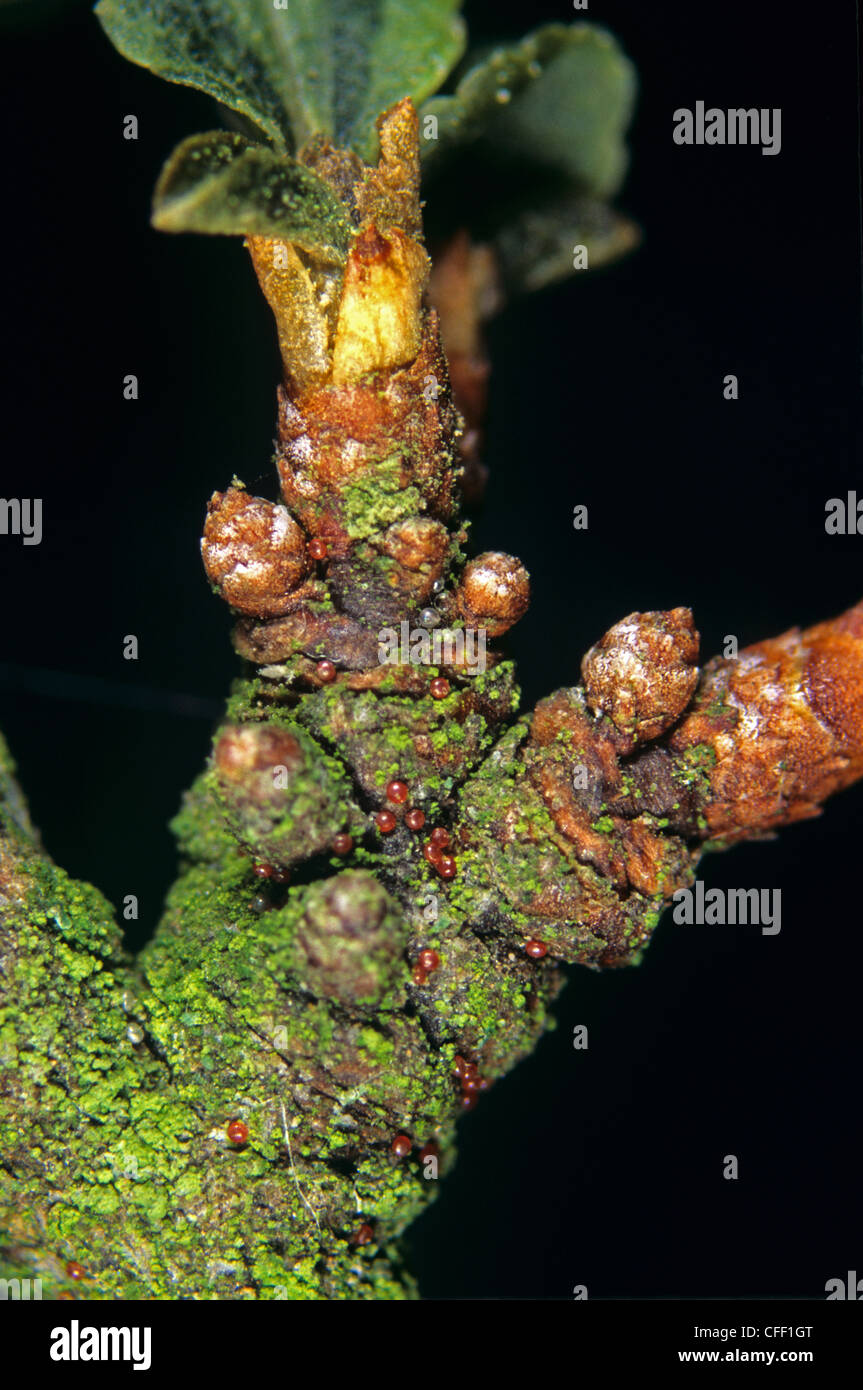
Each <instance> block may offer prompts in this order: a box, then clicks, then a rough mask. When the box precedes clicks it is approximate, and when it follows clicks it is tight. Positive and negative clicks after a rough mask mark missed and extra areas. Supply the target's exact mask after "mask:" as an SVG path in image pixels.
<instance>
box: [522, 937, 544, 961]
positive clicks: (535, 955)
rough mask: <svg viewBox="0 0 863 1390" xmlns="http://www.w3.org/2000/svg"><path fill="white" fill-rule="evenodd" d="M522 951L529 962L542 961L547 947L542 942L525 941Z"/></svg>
mask: <svg viewBox="0 0 863 1390" xmlns="http://www.w3.org/2000/svg"><path fill="white" fill-rule="evenodd" d="M524 949H525V951H526V953H527V954H528V955H529V956H530V958H531V960H542V958H543V956H547V955H548V947H547V946H546V944H545V942H544V941H533V940H531V941H527V942H525V947H524Z"/></svg>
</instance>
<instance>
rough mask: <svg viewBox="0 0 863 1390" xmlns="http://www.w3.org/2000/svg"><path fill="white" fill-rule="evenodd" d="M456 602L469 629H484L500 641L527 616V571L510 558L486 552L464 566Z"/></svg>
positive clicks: (528, 581)
mask: <svg viewBox="0 0 863 1390" xmlns="http://www.w3.org/2000/svg"><path fill="white" fill-rule="evenodd" d="M455 600H456V607H457V608H458V611H459V613H460V615H461V616H462V618H464V621H465V624H466V625H467V626H468V627H484V628H485V630H486V632H487V633H488V635H489V637H499V636H500V635H501V633H502V632H506V630H507V628H510V627H512V625H513V623H517V622H518V620H519V618H521V617H523V615H524V614H525V613H526V612H527V607H528V604H529V602H530V579H529V577H528V573H527V570H526V569H525V567H524V565H523V564H522V563H521V561H520V560H516V559H514V558H513V556H512V555H504V553H503V552H502V551H500V550H487V551H486V552H485V554H483V555H478V556H477V558H476V559H475V560H471V561H470V563H469V564H468V565H466V566H465V570H464V573H463V575H462V577H461V581H460V583H459V586H458V588H457V589H456V593H455Z"/></svg>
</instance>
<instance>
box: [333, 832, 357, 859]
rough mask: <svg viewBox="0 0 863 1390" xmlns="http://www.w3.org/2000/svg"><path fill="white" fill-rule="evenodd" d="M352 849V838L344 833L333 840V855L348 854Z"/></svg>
mask: <svg viewBox="0 0 863 1390" xmlns="http://www.w3.org/2000/svg"><path fill="white" fill-rule="evenodd" d="M353 847H354V842H353V839H352V837H351V836H350V835H347V834H345V833H344V832H342V834H341V835H337V836H336V838H335V839H334V840H333V854H350V852H351V850H352V849H353Z"/></svg>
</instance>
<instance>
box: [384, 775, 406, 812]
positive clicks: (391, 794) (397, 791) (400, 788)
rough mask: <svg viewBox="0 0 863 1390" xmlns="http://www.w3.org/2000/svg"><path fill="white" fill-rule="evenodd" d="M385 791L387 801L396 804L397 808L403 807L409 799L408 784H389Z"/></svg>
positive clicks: (396, 782)
mask: <svg viewBox="0 0 863 1390" xmlns="http://www.w3.org/2000/svg"><path fill="white" fill-rule="evenodd" d="M385 790H386V794H387V801H393V802H395V804H396V806H402V805H403V804H404V803H405V802H406V801H407V799H408V784H407V782H399V781H395V782H387V785H386V788H385Z"/></svg>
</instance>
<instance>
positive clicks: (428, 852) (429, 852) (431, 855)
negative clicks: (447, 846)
mask: <svg viewBox="0 0 863 1390" xmlns="http://www.w3.org/2000/svg"><path fill="white" fill-rule="evenodd" d="M423 856H424V858H426V859H427V860H428V862H429V863H430V864H436V863H437V861H438V859H439V858H440V850H439V849H435V847H434V845H433V844H432V842H431V840H426V842H425V844H424V845H423Z"/></svg>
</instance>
